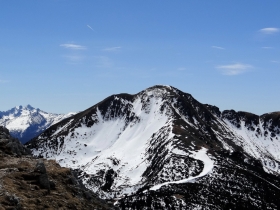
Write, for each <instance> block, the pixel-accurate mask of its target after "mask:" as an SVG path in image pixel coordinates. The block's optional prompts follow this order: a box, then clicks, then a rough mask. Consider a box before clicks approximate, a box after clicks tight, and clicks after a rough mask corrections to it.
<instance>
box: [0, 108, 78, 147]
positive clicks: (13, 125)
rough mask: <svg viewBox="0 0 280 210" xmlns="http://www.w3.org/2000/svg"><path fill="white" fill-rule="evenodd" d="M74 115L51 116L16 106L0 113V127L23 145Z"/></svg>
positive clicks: (38, 110)
mask: <svg viewBox="0 0 280 210" xmlns="http://www.w3.org/2000/svg"><path fill="white" fill-rule="evenodd" d="M74 114H75V113H68V114H66V115H65V114H52V113H47V112H44V111H42V110H40V109H35V108H33V107H32V106H30V105H27V106H25V107H24V106H16V107H14V108H12V109H10V110H8V111H4V112H0V126H4V127H6V128H8V129H9V131H10V134H11V135H12V136H13V137H15V138H18V139H19V140H20V141H21V142H22V143H25V142H27V141H28V140H30V139H32V138H34V137H36V136H38V135H39V134H40V133H42V132H43V131H44V130H46V129H47V128H48V127H50V126H51V125H53V124H55V123H57V122H59V121H60V120H62V119H65V118H67V117H70V116H72V115H74Z"/></svg>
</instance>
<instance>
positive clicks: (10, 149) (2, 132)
mask: <svg viewBox="0 0 280 210" xmlns="http://www.w3.org/2000/svg"><path fill="white" fill-rule="evenodd" d="M0 147H1V150H0V151H1V152H3V153H5V154H10V155H17V156H22V155H31V152H30V150H29V149H28V148H26V147H25V146H24V145H22V144H21V143H20V141H19V140H18V139H16V138H13V137H11V135H10V133H9V130H8V129H7V128H5V127H3V126H0Z"/></svg>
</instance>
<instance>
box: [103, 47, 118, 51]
mask: <svg viewBox="0 0 280 210" xmlns="http://www.w3.org/2000/svg"><path fill="white" fill-rule="evenodd" d="M121 48H122V47H109V48H104V49H103V51H107V52H115V51H118V50H120V49H121Z"/></svg>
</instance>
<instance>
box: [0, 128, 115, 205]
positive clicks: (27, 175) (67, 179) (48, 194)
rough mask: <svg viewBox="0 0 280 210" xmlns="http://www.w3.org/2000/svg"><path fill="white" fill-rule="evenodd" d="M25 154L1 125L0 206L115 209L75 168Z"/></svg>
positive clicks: (25, 151)
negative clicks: (81, 177)
mask: <svg viewBox="0 0 280 210" xmlns="http://www.w3.org/2000/svg"><path fill="white" fill-rule="evenodd" d="M11 142H12V143H11ZM9 143H11V145H12V146H11V147H9V146H7V145H8V144H9ZM11 148H12V149H11ZM13 148H16V149H13ZM26 154H29V151H28V150H26V148H25V147H24V146H23V145H21V144H20V142H19V141H18V140H17V139H14V138H12V137H11V136H10V135H9V131H8V130H7V129H6V128H3V127H0V210H4V209H5V210H6V209H14V210H20V209H30V210H32V209H36V210H37V209H115V207H114V206H113V205H112V204H108V203H107V202H106V201H104V200H101V199H99V198H98V197H97V196H96V195H95V194H94V193H92V192H91V191H89V190H87V189H86V188H85V187H84V186H83V184H82V183H81V182H80V181H79V180H78V178H77V172H75V171H72V170H71V169H69V168H63V167H60V166H59V164H57V163H56V162H55V161H54V160H46V159H36V158H34V157H33V156H31V155H26Z"/></svg>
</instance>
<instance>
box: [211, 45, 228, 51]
mask: <svg viewBox="0 0 280 210" xmlns="http://www.w3.org/2000/svg"><path fill="white" fill-rule="evenodd" d="M212 48H215V49H218V50H224V49H225V48H223V47H219V46H212Z"/></svg>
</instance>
